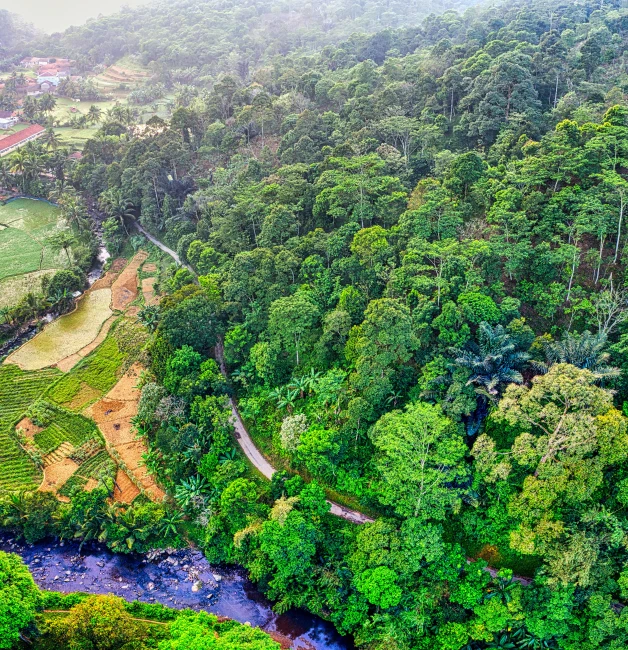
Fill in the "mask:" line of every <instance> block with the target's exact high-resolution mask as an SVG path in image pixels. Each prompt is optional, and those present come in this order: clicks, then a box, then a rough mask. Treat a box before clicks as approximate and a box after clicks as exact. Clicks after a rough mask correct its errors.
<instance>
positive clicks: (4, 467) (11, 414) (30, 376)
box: [0, 365, 60, 490]
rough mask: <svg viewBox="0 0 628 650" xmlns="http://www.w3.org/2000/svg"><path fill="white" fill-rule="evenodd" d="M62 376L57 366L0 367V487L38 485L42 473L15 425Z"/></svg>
mask: <svg viewBox="0 0 628 650" xmlns="http://www.w3.org/2000/svg"><path fill="white" fill-rule="evenodd" d="M59 375H60V373H59V371H57V370H54V369H48V370H42V371H40V372H24V371H22V370H20V369H19V368H18V367H17V366H11V365H3V366H0V490H20V489H27V488H34V487H36V486H37V485H38V484H39V482H40V480H41V472H40V471H39V470H38V469H37V467H36V466H35V465H34V464H33V462H32V461H31V460H30V458H29V457H28V455H27V454H26V452H25V451H24V450H23V449H22V448H21V447H20V445H19V444H18V443H17V441H16V440H15V438H14V437H13V427H14V425H15V424H16V423H17V422H18V421H19V420H20V419H21V416H22V415H23V414H24V412H25V411H26V410H27V408H28V407H29V406H30V404H32V403H33V402H34V401H36V400H37V399H39V398H40V397H41V396H42V395H43V393H44V392H45V391H46V389H47V388H48V387H49V386H50V384H51V383H52V382H53V381H54V380H55V379H56V378H57V377H58V376H59Z"/></svg>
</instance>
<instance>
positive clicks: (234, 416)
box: [135, 223, 532, 585]
mask: <svg viewBox="0 0 628 650" xmlns="http://www.w3.org/2000/svg"><path fill="white" fill-rule="evenodd" d="M135 225H136V226H137V228H138V230H139V231H140V232H142V233H143V234H144V235H146V237H148V239H149V240H150V241H152V242H153V244H155V246H157V247H158V248H160V249H161V250H162V251H164V253H168V255H170V256H171V257H172V258H173V259H174V260H175V261H176V262H178V263H179V264H180V263H181V259H180V258H179V256H178V255H177V254H176V253H175V252H174V251H173V250H171V249H170V248H168V247H167V246H165V245H164V244H162V243H161V242H160V241H159V240H157V239H155V238H154V237H153V236H152V235H149V234H148V233H147V232H146V231H145V230H144V228H142V227H141V226H140V225H139V224H138V223H136V224H135ZM185 266H186V267H187V268H188V269H189V270H190V271H191V272H192V273H194V270H193V269H192V268H190V267H189V266H187V264H186V265H185ZM194 275H195V276H196V273H194ZM215 349H216V360H217V361H218V364H219V366H220V372H221V373H222V375H223V376H224V377H225V379H228V378H229V377H228V373H227V367H226V365H225V358H224V349H223V345H222V341H219V342H218V343H217V344H216V348H215ZM229 406H230V407H231V423H232V424H233V428H234V431H235V438H236V440H237V442H238V444H239V445H240V448H241V449H242V451H243V452H244V455H245V456H246V457H247V458H248V459H249V461H250V462H251V463H252V464H253V466H254V467H255V468H257V469H258V470H259V471H260V472H261V473H262V474H263V475H264V476H265V477H266V478H267V479H269V480H270V479H271V478H272V476H273V474H274V473H275V472H276V471H277V470H276V469H275V468H274V467H273V466H272V465H271V464H270V463H269V462H268V461H267V460H266V458H265V457H264V455H263V454H262V452H261V451H260V450H259V449H258V448H257V447H256V446H255V443H254V442H253V440H252V439H251V436H250V435H249V432H248V431H247V430H246V426H244V421H243V420H242V417H241V416H240V413H239V412H238V408H237V406H236V403H235V401H234V400H233V398H232V397H230V398H229ZM327 503H329V505H330V506H331V509H330V513H331V514H332V515H336V517H341V518H342V519H346V520H347V521H351V522H353V523H355V524H367V523H373V522H374V521H375V520H374V519H372V518H371V517H367V516H366V515H365V514H364V513H362V512H358V511H357V510H351V509H350V508H345V507H344V506H341V505H340V504H338V503H334V502H333V501H329V500H327ZM474 561H475V560H474V559H473V558H467V562H474ZM485 570H486V571H488V572H489V573H490V574H491V576H492V577H493V578H495V577H496V576H497V569H494V568H493V567H490V566H487V567H486V568H485ZM513 580H515V581H516V582H519V583H521V584H522V585H529V584H530V583H531V582H532V580H531V579H530V578H525V577H523V576H518V575H513Z"/></svg>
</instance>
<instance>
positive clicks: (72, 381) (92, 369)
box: [48, 336, 124, 408]
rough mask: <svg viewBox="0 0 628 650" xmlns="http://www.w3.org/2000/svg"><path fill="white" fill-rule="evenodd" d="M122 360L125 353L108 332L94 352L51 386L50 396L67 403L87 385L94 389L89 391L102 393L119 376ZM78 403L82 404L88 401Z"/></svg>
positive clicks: (89, 392) (111, 385)
mask: <svg viewBox="0 0 628 650" xmlns="http://www.w3.org/2000/svg"><path fill="white" fill-rule="evenodd" d="M123 360H124V355H123V354H122V353H121V352H120V350H119V349H118V344H117V342H116V340H115V338H113V337H112V336H108V337H107V338H106V339H105V340H104V341H103V343H102V344H101V345H100V346H98V347H97V348H96V350H94V352H92V353H91V354H90V355H89V356H87V357H86V358H85V359H84V360H83V361H81V362H80V363H79V364H78V365H77V366H76V367H75V368H73V369H72V371H71V372H69V373H68V374H67V375H64V376H63V378H62V379H61V380H60V381H58V382H57V383H56V384H55V385H54V386H52V388H51V389H50V392H49V393H48V397H50V399H52V400H54V401H55V402H57V404H63V405H68V404H70V403H71V402H72V401H73V400H74V399H75V397H76V396H77V395H78V394H79V393H80V392H81V391H82V390H84V389H85V388H86V387H87V389H91V391H88V393H87V394H88V395H98V396H100V395H102V394H103V393H105V392H107V391H108V390H109V389H110V388H112V387H113V385H114V384H115V383H116V381H117V380H118V368H120V365H121V364H122V362H123ZM76 406H80V407H81V408H82V407H83V406H85V404H77V405H76Z"/></svg>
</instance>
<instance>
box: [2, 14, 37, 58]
mask: <svg viewBox="0 0 628 650" xmlns="http://www.w3.org/2000/svg"><path fill="white" fill-rule="evenodd" d="M35 35H36V31H35V28H34V27H33V26H32V25H29V24H28V23H26V22H25V21H24V20H22V18H20V17H19V16H18V15H17V14H14V13H12V12H10V11H8V10H6V9H0V61H1V60H2V59H3V58H4V57H5V56H7V55H10V54H13V53H15V52H18V51H19V50H20V49H21V48H23V47H25V46H26V44H27V43H28V44H30V43H31V42H32V39H33V38H34V37H35Z"/></svg>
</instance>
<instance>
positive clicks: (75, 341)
mask: <svg viewBox="0 0 628 650" xmlns="http://www.w3.org/2000/svg"><path fill="white" fill-rule="evenodd" d="M110 302H111V289H97V290H96V291H88V292H87V293H86V294H85V295H84V296H83V297H82V298H81V299H80V300H79V302H78V304H77V306H76V309H75V310H74V311H73V312H71V313H69V314H65V315H64V316H61V318H59V319H57V320H56V321H54V322H53V323H50V325H47V326H46V327H45V328H44V329H43V331H41V332H40V333H39V334H38V335H37V336H35V337H34V338H32V339H31V340H30V341H28V342H27V343H25V344H24V345H23V346H22V347H21V348H19V349H18V350H16V351H15V352H13V353H12V354H10V355H9V356H8V357H7V362H8V363H14V364H16V365H18V366H20V368H22V369H23V370H38V369H40V368H46V367H48V366H54V365H55V364H56V363H58V362H59V361H61V360H62V359H65V357H69V356H70V355H71V354H75V353H76V352H78V351H79V350H81V349H82V348H84V347H85V346H86V345H89V343H91V342H92V341H93V340H94V339H95V338H96V337H97V336H98V332H99V331H100V328H101V327H102V325H103V323H104V322H105V321H106V320H107V319H108V318H109V316H111V314H112V311H111V309H110V307H109V305H110Z"/></svg>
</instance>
